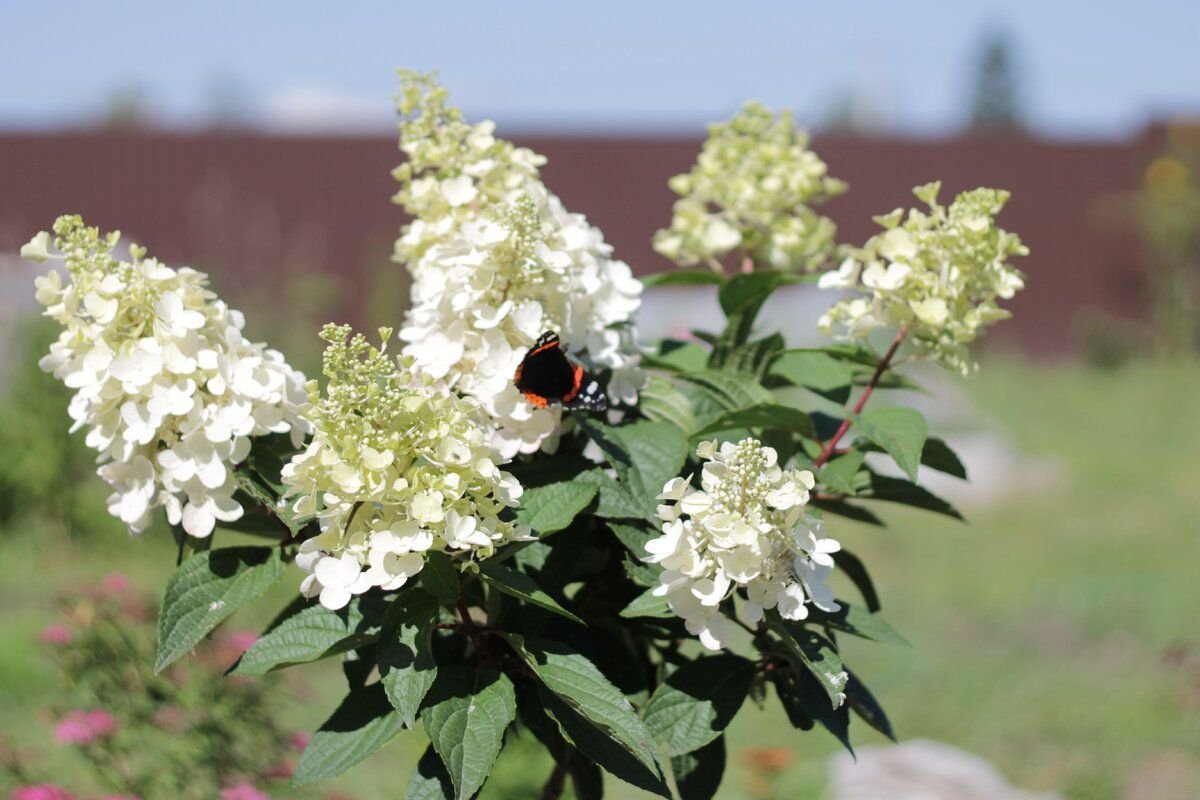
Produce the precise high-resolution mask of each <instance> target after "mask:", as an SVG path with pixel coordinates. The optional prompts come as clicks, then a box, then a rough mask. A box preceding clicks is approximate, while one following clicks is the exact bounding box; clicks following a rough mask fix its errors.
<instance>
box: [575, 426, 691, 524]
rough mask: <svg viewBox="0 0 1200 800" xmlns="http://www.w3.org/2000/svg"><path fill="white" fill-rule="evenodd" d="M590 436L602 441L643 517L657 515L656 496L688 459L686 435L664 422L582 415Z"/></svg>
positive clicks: (596, 441)
mask: <svg viewBox="0 0 1200 800" xmlns="http://www.w3.org/2000/svg"><path fill="white" fill-rule="evenodd" d="M579 420H580V425H581V426H582V427H583V428H584V430H585V431H586V432H587V434H588V436H589V437H590V438H591V439H592V441H594V442H595V443H596V444H597V445H599V447H600V449H601V450H603V451H604V454H605V455H606V456H607V457H608V460H609V463H611V464H612V465H613V467H614V468H615V469H616V471H617V475H618V476H620V478H621V482H622V484H623V485H624V487H625V490H626V491H627V492H628V493H629V495H631V497H632V498H633V499H634V501H635V502H636V503H637V507H638V508H639V510H640V511H641V513H640V514H639V515H638V516H639V517H640V518H643V519H654V510H655V501H654V497H655V496H656V495H658V494H659V493H661V492H662V489H663V485H664V484H666V482H667V481H668V480H670V479H671V478H674V477H676V476H678V475H679V471H680V470H681V469H682V468H683V462H684V461H685V460H686V459H687V452H688V446H687V439H685V438H684V435H683V432H682V431H681V430H679V428H677V427H675V426H674V425H670V424H668V423H665V422H644V421H643V422H634V423H632V424H629V425H621V426H614V425H606V424H604V423H601V422H598V421H596V420H593V419H586V418H583V417H581V418H579Z"/></svg>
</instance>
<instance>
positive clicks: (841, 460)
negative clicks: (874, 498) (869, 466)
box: [820, 450, 864, 495]
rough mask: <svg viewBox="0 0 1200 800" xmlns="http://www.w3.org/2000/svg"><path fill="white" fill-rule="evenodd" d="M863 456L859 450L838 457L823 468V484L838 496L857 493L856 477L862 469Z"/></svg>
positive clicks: (821, 476) (821, 477)
mask: <svg viewBox="0 0 1200 800" xmlns="http://www.w3.org/2000/svg"><path fill="white" fill-rule="evenodd" d="M863 458H864V456H863V454H862V453H861V452H859V451H858V450H851V451H850V452H848V453H845V454H843V455H840V456H838V457H837V458H835V459H833V460H832V461H830V462H829V463H828V464H826V465H825V466H823V467H822V468H821V474H820V479H821V483H823V484H825V486H826V488H828V489H829V490H830V491H833V492H836V493H838V494H844V495H853V494H854V493H855V492H856V491H857V487H856V486H855V481H854V476H855V475H857V474H858V470H859V469H860V468H861V467H862V463H863Z"/></svg>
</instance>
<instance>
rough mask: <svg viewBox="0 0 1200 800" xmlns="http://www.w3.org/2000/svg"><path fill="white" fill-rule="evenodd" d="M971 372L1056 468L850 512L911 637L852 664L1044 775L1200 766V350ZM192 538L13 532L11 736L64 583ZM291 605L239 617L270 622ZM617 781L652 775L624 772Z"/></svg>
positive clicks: (809, 741)
mask: <svg viewBox="0 0 1200 800" xmlns="http://www.w3.org/2000/svg"><path fill="white" fill-rule="evenodd" d="M968 392H969V393H970V395H971V396H972V397H973V398H974V399H975V400H976V402H977V403H978V404H979V406H980V407H981V408H982V409H983V410H984V411H985V412H986V413H987V414H988V415H990V416H991V417H992V418H994V419H995V420H996V421H997V422H998V424H999V425H1001V426H1002V427H1004V428H1007V429H1008V430H1009V431H1010V432H1011V434H1012V436H1013V437H1014V438H1015V439H1016V441H1017V442H1018V444H1019V446H1020V448H1021V449H1022V451H1023V452H1025V453H1027V454H1029V455H1031V456H1035V457H1039V458H1043V459H1051V460H1052V461H1053V463H1054V464H1055V465H1056V469H1055V470H1053V474H1054V476H1055V477H1054V479H1053V480H1051V481H1049V482H1048V484H1049V485H1045V486H1041V487H1032V488H1028V489H1025V490H1022V492H1021V493H1019V494H1015V495H1012V496H1009V497H1007V498H1006V499H1004V500H1002V501H1001V502H998V503H996V504H994V505H992V506H990V507H988V508H986V509H983V510H980V511H976V512H973V513H971V514H970V515H969V516H971V517H972V519H971V522H970V524H969V525H961V524H958V523H955V522H952V521H947V520H943V519H941V518H937V517H934V516H932V515H927V514H920V513H913V512H908V511H901V510H895V509H890V508H888V509H884V510H885V511H887V512H888V518H889V520H890V521H891V526H890V527H889V528H888V529H884V530H879V529H871V528H867V527H863V526H853V525H848V524H843V523H841V522H840V521H836V522H834V523H833V524H832V525H831V526H830V527H831V528H832V529H834V530H835V531H836V533H835V535H837V537H838V538H840V539H841V540H842V541H843V542H844V543H845V544H846V545H847V546H848V547H849V548H851V549H853V550H854V551H856V552H857V553H858V554H859V555H860V556H861V557H863V558H864V560H865V561H866V562H867V564H868V565H869V566H870V567H871V568H872V571H873V573H874V575H875V579H876V583H877V585H878V586H879V588H880V591H881V594H882V596H883V602H884V614H885V615H886V617H887V618H888V619H889V620H890V621H891V622H892V623H893V624H894V625H895V626H896V627H897V628H899V629H900V630H901V631H902V632H903V633H904V634H905V635H906V636H907V637H908V638H909V640H910V641H911V642H912V643H913V647H912V648H903V647H890V646H885V645H872V644H869V643H862V642H858V641H848V642H847V643H846V646H847V650H848V651H849V662H850V664H851V665H852V666H853V667H854V668H855V669H856V671H857V672H858V673H859V674H860V675H861V676H863V678H864V679H865V680H866V681H867V682H868V683H870V685H871V686H872V688H873V690H874V691H875V693H876V694H877V696H879V697H880V698H881V700H882V701H883V702H884V704H885V706H886V707H887V708H888V710H889V713H890V715H891V718H892V721H893V724H894V725H895V727H896V729H897V731H898V734H899V735H900V737H901V738H912V737H928V738H933V739H938V740H942V741H946V742H949V743H951V744H954V745H957V746H960V747H963V748H966V749H967V750H970V751H973V752H975V753H978V754H980V755H982V756H984V757H986V758H988V759H990V760H992V761H994V762H995V763H997V764H998V765H999V766H1000V767H1001V769H1002V770H1003V771H1004V772H1005V774H1006V775H1008V776H1009V777H1010V778H1011V779H1012V780H1013V781H1014V782H1015V783H1017V784H1018V785H1021V786H1023V787H1025V788H1030V789H1057V790H1060V791H1062V792H1064V793H1065V794H1066V795H1067V796H1069V797H1073V798H1074V797H1078V798H1093V797H1094V798H1103V797H1113V796H1119V795H1120V794H1121V792H1122V787H1123V785H1124V784H1125V783H1126V781H1127V780H1130V778H1131V776H1137V775H1140V774H1144V773H1145V771H1146V770H1147V769H1148V766H1147V765H1150V764H1154V763H1164V762H1171V763H1175V764H1182V765H1183V766H1184V768H1185V769H1186V768H1188V765H1189V764H1190V768H1191V769H1194V770H1200V756H1197V755H1196V754H1197V753H1198V752H1200V625H1198V624H1197V622H1196V616H1195V615H1196V613H1197V610H1198V609H1200V569H1198V565H1200V491H1198V490H1197V488H1196V487H1197V485H1200V464H1198V463H1197V455H1198V454H1200V413H1197V410H1196V409H1197V400H1196V398H1197V397H1200V366H1198V365H1196V364H1192V363H1187V364H1181V365H1174V366H1170V365H1156V364H1144V365H1137V366H1133V367H1130V368H1127V369H1124V370H1121V371H1117V372H1094V371H1088V370H1085V369H1084V368H1082V367H1079V366H1073V365H1057V366H1053V367H1032V366H1028V365H1023V364H1019V363H1015V362H994V363H989V364H985V367H984V370H983V371H982V372H981V373H980V375H979V376H978V377H977V378H975V379H973V380H972V381H971V382H970V384H968ZM97 513H103V509H97ZM173 557H174V553H173V552H172V551H171V550H170V548H169V547H167V546H166V545H165V544H164V543H156V542H154V541H150V540H143V541H133V542H130V541H127V540H124V539H123V538H122V539H120V540H117V541H109V542H103V543H95V544H90V545H89V546H86V547H83V546H80V545H71V544H69V543H67V542H64V541H63V540H62V539H61V537H54V536H49V535H47V536H43V535H40V532H38V531H33V530H22V531H4V532H0V563H2V564H3V565H4V566H5V571H4V573H5V577H4V580H3V582H2V583H0V736H2V737H4V738H6V739H8V740H9V741H11V742H16V743H19V744H23V745H27V746H31V747H35V748H37V749H39V750H41V751H43V752H45V753H47V754H51V755H54V754H55V753H56V752H57V751H58V748H57V747H56V746H55V745H54V744H53V742H52V741H51V739H50V734H49V726H48V725H47V724H46V721H45V720H43V719H41V717H40V716H39V713H38V712H39V709H40V708H42V706H43V705H45V703H46V702H47V699H48V698H50V697H52V696H53V693H54V692H55V690H56V687H57V680H58V679H57V677H56V676H55V675H54V674H53V672H51V671H49V670H48V669H47V662H46V660H45V659H44V656H43V655H42V654H41V652H40V650H39V648H38V647H37V646H36V644H35V642H34V639H35V638H36V633H37V631H38V630H39V628H40V627H41V626H42V625H43V624H44V623H46V622H48V621H49V620H50V618H51V611H50V607H51V597H52V595H53V593H54V592H55V591H56V590H58V589H60V588H64V587H68V586H73V585H76V584H77V583H79V582H81V581H87V580H89V579H92V578H96V577H99V576H101V575H103V574H105V573H106V572H110V571H113V570H121V571H123V572H126V573H128V574H129V575H130V576H131V577H132V578H133V580H134V582H135V584H136V585H139V586H141V587H143V588H146V589H152V590H155V591H159V590H161V587H162V585H163V582H164V581H165V580H166V578H167V576H168V575H169V573H170V571H171V569H172V566H173ZM285 596H286V591H285V590H284V589H281V590H280V593H279V594H278V600H279V601H282V599H283V598H284V597H285ZM278 604H280V603H278V602H277V603H276V604H274V605H278ZM271 605H272V604H269V603H268V604H266V606H264V607H263V609H262V611H261V612H258V617H257V618H255V617H254V616H253V615H251V616H250V617H245V618H243V619H242V620H241V621H243V622H245V623H246V624H252V623H257V622H258V621H259V620H261V619H262V618H263V617H265V616H266V615H268V614H269V608H268V607H269V606H271ZM330 670H331V665H318V666H315V667H312V668H309V669H308V671H307V673H306V674H307V675H309V676H311V678H312V680H310V681H309V682H308V684H309V686H311V687H313V688H312V689H311V690H305V691H302V692H301V695H300V696H299V697H298V702H297V703H296V704H295V707H294V708H293V709H292V710H291V713H292V714H293V715H294V722H295V724H296V725H297V726H309V727H312V726H315V725H316V724H318V723H319V722H320V721H321V720H322V719H323V718H324V716H325V715H326V714H327V713H328V711H329V710H330V709H331V708H332V705H333V704H334V703H336V700H337V696H338V693H339V689H340V687H338V686H336V685H335V684H336V683H337V682H339V681H340V676H338V675H336V674H335V672H336V668H335V667H334V668H333V670H334V672H331V671H330ZM852 733H853V734H854V737H855V741H856V742H857V743H859V744H869V743H877V742H880V741H882V739H881V737H879V736H878V735H874V734H872V733H871V732H869V731H868V730H867V729H866V728H865V726H862V725H856V726H854V727H853V728H852ZM729 742H730V751H731V763H732V764H734V767H733V768H732V769H731V771H730V772H729V773H727V777H726V781H725V786H724V790H723V792H722V794H721V797H726V798H736V797H745V796H747V789H746V785H745V776H744V773H743V770H742V769H741V766H740V765H741V761H742V759H741V757H740V755H739V754H740V753H741V752H742V751H744V750H745V749H746V748H750V747H757V746H786V747H788V748H789V749H790V750H791V751H792V752H793V754H794V758H793V761H792V766H791V767H789V768H788V769H787V770H786V771H785V772H784V773H783V774H782V776H781V778H780V782H779V786H778V789H779V796H781V797H814V796H819V795H820V792H821V788H822V787H823V786H824V783H825V772H826V762H827V758H828V756H829V754H830V753H832V752H834V750H835V749H836V747H837V745H836V743H835V742H834V741H833V740H832V739H831V738H830V737H829V736H828V735H826V734H824V733H822V732H818V731H814V732H811V733H801V732H795V731H793V730H792V729H791V728H790V727H788V726H787V724H786V722H785V721H784V720H783V718H782V714H780V713H777V712H776V711H775V710H774V709H768V710H767V711H761V712H760V711H758V710H757V709H754V708H753V707H751V706H747V708H746V709H744V710H743V712H742V714H741V715H740V717H739V718H738V720H737V721H736V722H735V724H734V726H733V728H732V730H731V732H730V736H729ZM421 747H422V743H421V742H420V741H419V740H418V737H417V736H416V735H413V736H412V737H410V738H409V739H402V740H401V741H400V742H398V743H397V744H394V745H392V746H391V747H390V748H389V749H387V750H385V751H384V752H383V753H381V754H379V755H377V756H376V757H375V758H373V759H371V760H370V761H368V762H367V763H366V764H364V765H362V766H360V767H359V768H358V769H356V770H354V771H352V772H351V773H350V774H349V775H347V776H345V777H344V778H343V779H342V780H341V781H339V782H338V784H337V786H338V788H340V789H342V790H344V791H346V792H349V793H351V794H352V795H353V796H355V797H358V798H364V800H365V799H367V798H381V799H382V798H394V797H397V796H399V794H400V793H401V792H402V790H403V785H404V782H405V781H406V779H407V774H408V771H409V768H410V766H411V764H412V763H413V761H414V760H415V757H416V756H417V755H418V754H419V753H420V750H421ZM55 758H56V762H58V763H62V764H63V765H64V766H63V769H67V770H69V769H70V762H69V760H67V759H64V758H63V757H62V756H61V755H60V756H55ZM537 759H538V757H537V756H535V755H533V754H532V752H530V751H528V750H524V749H523V750H521V751H520V752H518V753H516V754H506V756H502V757H501V761H500V766H499V769H498V772H497V775H496V780H495V782H494V783H493V784H489V791H488V792H485V796H489V797H496V798H504V797H518V796H522V795H523V793H521V792H519V791H518V790H517V789H516V787H518V786H521V785H523V782H525V781H527V780H528V779H529V776H531V775H532V776H535V778H534V780H535V782H536V781H537V780H540V778H541V776H544V775H545V774H546V773H548V771H549V766H548V765H547V764H546V763H545V762H544V761H541V760H537ZM1189 760H1190V761H1189ZM63 781H64V782H66V779H65V778H63ZM7 788H8V787H6V786H3V785H2V784H0V789H4V790H7ZM612 790H613V791H612V795H613V796H614V797H635V796H640V795H638V794H637V793H636V792H634V791H633V790H631V789H628V787H625V786H623V785H618V784H616V782H615V781H614V782H613V786H612ZM1196 791H1197V795H1196V796H1200V787H1197V790H1196ZM148 800H149V799H148Z"/></svg>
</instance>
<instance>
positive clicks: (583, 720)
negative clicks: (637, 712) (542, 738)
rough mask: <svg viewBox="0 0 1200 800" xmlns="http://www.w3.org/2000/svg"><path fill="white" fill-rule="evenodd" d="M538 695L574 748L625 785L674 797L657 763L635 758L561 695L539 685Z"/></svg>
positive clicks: (606, 731) (547, 711) (564, 736)
mask: <svg viewBox="0 0 1200 800" xmlns="http://www.w3.org/2000/svg"><path fill="white" fill-rule="evenodd" d="M538 696H539V697H540V698H541V700H542V705H543V706H544V707H545V709H546V713H547V714H548V715H549V716H550V718H551V719H552V720H554V722H555V724H557V725H558V728H559V731H560V732H561V733H562V735H563V738H565V739H566V740H567V742H569V743H570V744H571V746H572V747H574V748H575V749H576V750H578V751H579V752H581V753H583V754H584V755H585V756H587V757H588V758H589V759H591V760H592V761H595V762H596V763H597V764H599V765H600V766H602V767H604V768H605V769H606V770H608V771H609V772H611V773H612V774H613V775H615V776H616V777H618V778H620V779H621V780H623V781H625V782H626V783H629V784H631V785H633V786H637V787H638V788H640V789H645V790H646V791H648V792H653V793H654V794H657V795H659V796H660V797H670V796H671V790H670V788H669V787H668V786H667V784H666V781H664V780H663V777H662V774H661V773H660V772H659V770H658V765H657V763H652V764H647V763H646V761H645V760H644V759H643V758H640V757H638V756H635V755H634V754H633V753H631V752H630V751H629V749H628V748H626V747H625V746H624V745H622V744H620V743H619V742H618V741H617V740H616V739H615V738H614V737H613V736H612V734H611V733H610V732H609V731H608V730H606V729H605V728H603V727H601V726H599V725H597V724H595V723H594V722H592V721H591V720H590V719H588V718H587V717H585V716H584V715H583V714H581V713H579V711H578V710H577V709H576V708H574V707H573V706H572V705H571V704H570V703H568V702H567V701H566V698H564V697H562V696H561V695H557V694H555V693H554V692H551V691H550V690H549V689H547V688H546V687H545V686H539V687H538ZM635 719H636V717H635Z"/></svg>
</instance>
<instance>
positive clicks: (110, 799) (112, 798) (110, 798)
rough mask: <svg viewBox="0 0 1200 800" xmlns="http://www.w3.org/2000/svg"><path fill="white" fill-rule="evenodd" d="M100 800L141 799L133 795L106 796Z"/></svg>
mask: <svg viewBox="0 0 1200 800" xmlns="http://www.w3.org/2000/svg"><path fill="white" fill-rule="evenodd" d="M100 800H142V798H140V797H138V796H137V795H133V794H106V795H104V797H101V798H100Z"/></svg>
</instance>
